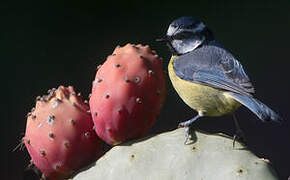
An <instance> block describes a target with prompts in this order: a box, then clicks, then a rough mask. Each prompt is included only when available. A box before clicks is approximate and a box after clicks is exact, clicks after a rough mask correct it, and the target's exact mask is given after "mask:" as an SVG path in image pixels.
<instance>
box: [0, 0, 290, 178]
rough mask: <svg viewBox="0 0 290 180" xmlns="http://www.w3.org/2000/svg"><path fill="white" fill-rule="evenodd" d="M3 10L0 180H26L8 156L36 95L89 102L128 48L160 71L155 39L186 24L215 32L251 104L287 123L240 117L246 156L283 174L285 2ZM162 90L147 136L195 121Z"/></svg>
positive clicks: (211, 125) (164, 52)
mask: <svg viewBox="0 0 290 180" xmlns="http://www.w3.org/2000/svg"><path fill="white" fill-rule="evenodd" d="M0 8H1V12H0V14H1V22H0V23H1V24H0V27H1V30H0V32H1V34H0V38H1V39H0V49H1V50H0V51H1V53H0V54H1V55H0V56H1V57H0V58H1V64H2V66H1V67H2V68H1V74H2V78H3V81H4V82H5V85H4V86H2V90H4V92H3V93H1V94H2V98H4V100H2V102H1V111H3V112H2V118H1V126H0V127H1V129H2V130H1V134H2V135H1V149H2V150H3V149H4V151H5V153H4V154H3V153H2V155H4V157H3V160H2V163H1V169H2V170H3V172H4V177H3V174H2V175H1V176H2V177H1V179H13V180H14V179H22V178H23V174H24V173H23V172H24V169H25V167H26V166H27V164H28V161H29V156H28V154H27V152H26V151H16V152H12V150H13V148H14V147H15V146H16V145H17V143H18V141H19V140H20V139H21V137H22V136H23V132H24V131H25V122H26V118H25V115H26V113H27V112H28V111H29V110H30V109H31V108H32V107H33V106H34V99H35V97H36V96H38V95H42V94H44V93H46V91H47V90H48V89H50V88H52V87H57V86H58V85H61V84H63V85H66V86H67V85H73V86H74V87H75V88H76V89H77V90H78V91H81V92H82V94H84V96H87V95H88V94H89V92H90V90H91V82H92V80H93V78H94V75H95V73H96V67H97V65H98V64H100V63H102V62H103V61H104V60H105V59H106V56H107V55H109V54H110V53H112V51H113V49H114V48H115V46H117V45H119V44H120V45H125V44H126V43H128V42H131V43H142V44H149V45H150V46H151V47H152V48H153V49H155V50H156V51H157V52H158V54H159V55H160V56H162V57H163V58H164V69H166V68H167V60H168V59H169V58H170V53H169V51H168V49H167V47H166V46H165V45H164V44H160V43H157V42H155V41H154V40H155V39H156V38H157V37H159V36H160V35H162V34H164V33H165V32H166V29H167V26H168V24H169V23H170V22H171V21H172V20H174V19H175V18H178V17H180V16H183V15H188V16H195V17H198V18H200V19H202V20H203V21H204V22H205V23H206V24H207V25H208V26H209V27H210V28H211V29H212V30H213V32H214V33H215V36H216V38H217V39H218V40H219V41H220V42H222V43H223V44H224V46H225V47H227V48H228V50H230V52H232V53H233V54H234V55H235V56H236V57H237V58H238V59H239V60H240V61H241V63H242V64H243V66H244V67H245V69H246V71H247V73H248V75H249V76H250V78H251V80H252V82H253V84H254V85H255V88H256V97H257V98H258V99H260V100H262V101H263V102H264V103H266V104H267V105H269V106H270V107H272V108H273V109H274V110H276V111H278V112H279V113H280V114H281V115H282V116H283V117H284V120H285V123H284V124H283V125H277V124H273V123H270V124H264V123H261V122H260V121H259V120H258V119H257V118H256V117H255V115H253V114H252V113H251V112H250V111H249V110H247V109H246V108H244V107H243V108H240V109H239V110H238V112H237V116H238V119H239V122H240V124H241V126H242V129H243V130H244V132H245V134H246V137H247V140H248V144H249V148H250V149H251V150H252V151H253V152H255V153H256V154H257V155H258V156H259V157H264V158H268V159H269V160H270V161H271V162H272V164H273V166H274V168H275V169H276V171H277V172H278V175H279V177H280V178H281V179H287V177H288V176H289V175H290V165H289V163H290V123H289V120H288V119H289V117H290V116H289V110H288V107H289V105H288V104H289V100H290V98H289V97H290V95H289V93H290V83H289V82H290V80H289V78H290V76H289V65H290V63H289V61H290V55H289V53H290V45H289V42H290V35H289V32H290V2H289V1H270V0H268V1H252V0H246V1H240V2H239V1H209V0H204V1H193V0H192V1H188V2H186V1H181V0H180V1H177V0H175V1H158V2H153V1H152V2H151V1H138V0H137V1H136V0H135V1H124V0H123V1H116V2H109V1H102V2H101V1H94V2H88V1H79V2H78V3H73V2H70V1H68V2H64V1H58V2H46V1H40V2H34V3H32V2H29V1H10V2H9V3H8V2H7V3H5V2H1V7H0ZM167 87H168V88H167V92H168V96H167V100H166V103H165V105H164V106H163V109H162V112H161V115H160V117H159V119H158V121H157V122H156V124H155V126H154V127H153V129H152V130H151V131H150V133H151V134H152V133H159V132H164V131H168V130H172V129H175V128H176V127H177V124H178V122H180V121H184V120H187V119H189V118H191V117H192V116H193V115H195V112H194V111H193V110H191V109H190V108H189V107H187V106H186V105H185V104H184V103H183V102H182V101H181V100H180V99H179V97H178V96H177V94H176V93H175V91H174V89H173V88H172V86H171V84H170V82H169V81H168V80H167ZM3 115H4V118H3ZM195 127H197V128H200V129H203V130H207V131H210V132H224V133H226V134H228V135H233V133H234V124H233V121H232V118H231V117H230V116H224V117H219V118H202V119H201V120H199V121H197V122H196V123H195ZM2 150H1V151H2ZM6 154H8V155H6ZM3 161H4V162H3ZM221 164H222V162H221ZM25 174H26V175H27V172H26V173H25ZM30 179H33V178H32V177H31V178H30Z"/></svg>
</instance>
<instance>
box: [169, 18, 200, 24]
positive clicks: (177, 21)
mask: <svg viewBox="0 0 290 180" xmlns="http://www.w3.org/2000/svg"><path fill="white" fill-rule="evenodd" d="M200 23H201V21H200V20H199V19H197V18H193V17H186V16H183V17H180V18H178V19H175V20H174V21H173V22H172V23H171V24H170V25H171V26H180V27H194V26H196V25H198V24H200Z"/></svg>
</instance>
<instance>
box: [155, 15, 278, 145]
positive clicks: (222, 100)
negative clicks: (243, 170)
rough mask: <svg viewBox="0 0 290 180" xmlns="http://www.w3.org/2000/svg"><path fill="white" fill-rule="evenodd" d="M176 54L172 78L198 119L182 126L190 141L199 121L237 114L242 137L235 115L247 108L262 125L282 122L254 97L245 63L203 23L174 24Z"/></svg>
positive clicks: (171, 43)
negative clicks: (201, 118)
mask: <svg viewBox="0 0 290 180" xmlns="http://www.w3.org/2000/svg"><path fill="white" fill-rule="evenodd" d="M157 40H158V41H165V42H167V45H168V47H169V49H170V51H171V53H172V57H171V60H170V62H169V65H168V74H169V77H170V80H171V82H172V85H173V87H174V88H175V90H176V91H177V93H178V95H179V96H180V97H181V99H182V100H183V101H184V102H185V103H186V104H187V105H188V106H190V107H191V108H192V109H194V110H196V111H197V113H198V114H197V115H196V116H195V117H194V118H192V119H190V120H188V121H185V122H182V123H180V124H179V126H180V127H185V130H186V141H187V139H188V138H189V128H190V126H191V125H192V123H193V122H194V121H195V120H197V119H198V118H199V117H203V116H222V115H226V114H233V116H234V120H235V124H236V128H237V132H236V134H235V136H234V141H235V140H236V138H238V137H241V136H242V131H241V129H240V127H239V125H238V123H237V119H236V117H235V115H234V112H235V111H236V110H237V108H238V107H240V106H241V104H242V105H244V106H246V107H247V108H248V109H249V110H251V111H252V112H253V113H254V114H256V115H257V116H258V118H259V119H261V120H262V121H271V120H272V121H276V122H279V121H280V120H281V118H280V116H279V115H278V114H277V113H275V112H274V111H273V110H271V109H270V108H269V107H268V106H266V105H265V104H263V103H262V102H260V101H259V100H257V99H255V98H254V97H253V94H254V92H255V91H254V87H253V85H252V83H251V82H250V79H249V77H248V76H247V74H246V72H245V70H244V69H243V66H242V65H241V63H240V62H239V61H238V60H237V59H236V58H235V57H234V56H233V55H232V54H231V53H230V52H229V51H227V50H226V49H225V48H224V47H223V46H222V45H221V44H220V43H219V42H218V41H217V40H216V39H215V37H214V35H213V33H212V31H211V30H210V29H209V28H208V27H207V26H206V25H205V24H204V23H203V22H201V21H200V20H199V19H196V18H192V17H181V18H178V19H176V20H174V21H173V22H172V23H171V24H170V25H169V28H168V30H167V33H166V35H165V36H163V37H162V38H161V39H157Z"/></svg>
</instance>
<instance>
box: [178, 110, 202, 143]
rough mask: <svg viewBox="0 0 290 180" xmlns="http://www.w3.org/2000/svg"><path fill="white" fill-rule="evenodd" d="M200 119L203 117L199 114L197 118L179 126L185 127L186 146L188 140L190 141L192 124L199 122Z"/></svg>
mask: <svg viewBox="0 0 290 180" xmlns="http://www.w3.org/2000/svg"><path fill="white" fill-rule="evenodd" d="M199 117H201V116H200V115H199V114H198V115H196V116H195V117H193V118H192V119H190V120H187V121H184V122H181V123H179V124H178V127H185V142H184V144H186V142H187V140H188V139H189V131H190V126H191V124H192V123H193V122H194V121H195V120H197V119H198V118H199Z"/></svg>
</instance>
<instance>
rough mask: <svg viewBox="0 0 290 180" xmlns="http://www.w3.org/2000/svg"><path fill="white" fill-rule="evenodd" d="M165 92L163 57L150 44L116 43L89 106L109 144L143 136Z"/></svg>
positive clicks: (94, 86) (162, 100) (159, 107)
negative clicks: (117, 45)
mask: <svg viewBox="0 0 290 180" xmlns="http://www.w3.org/2000/svg"><path fill="white" fill-rule="evenodd" d="M165 96H166V89H165V75H164V73H163V70H162V59H161V58H159V57H158V55H157V54H156V52H155V51H154V50H151V49H150V48H149V46H143V45H140V44H139V45H131V44H127V45H126V46H124V47H116V49H115V50H114V52H113V54H112V55H111V56H109V57H108V58H107V60H106V61H105V63H104V64H103V65H102V66H101V67H100V68H99V69H98V72H97V74H96V77H95V80H94V82H93V88H92V94H91V97H90V107H91V111H92V117H93V121H94V124H95V130H96V133H97V134H98V136H99V137H100V138H101V139H103V140H104V141H105V142H106V143H108V144H110V145H117V144H119V143H121V142H124V141H126V140H129V139H134V138H138V137H142V136H144V135H145V134H146V133H147V132H148V131H149V129H150V128H151V127H152V126H153V124H154V122H155V121H156V119H157V116H158V115H159V112H160V109H161V107H162V105H163V103H164V100H165Z"/></svg>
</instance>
